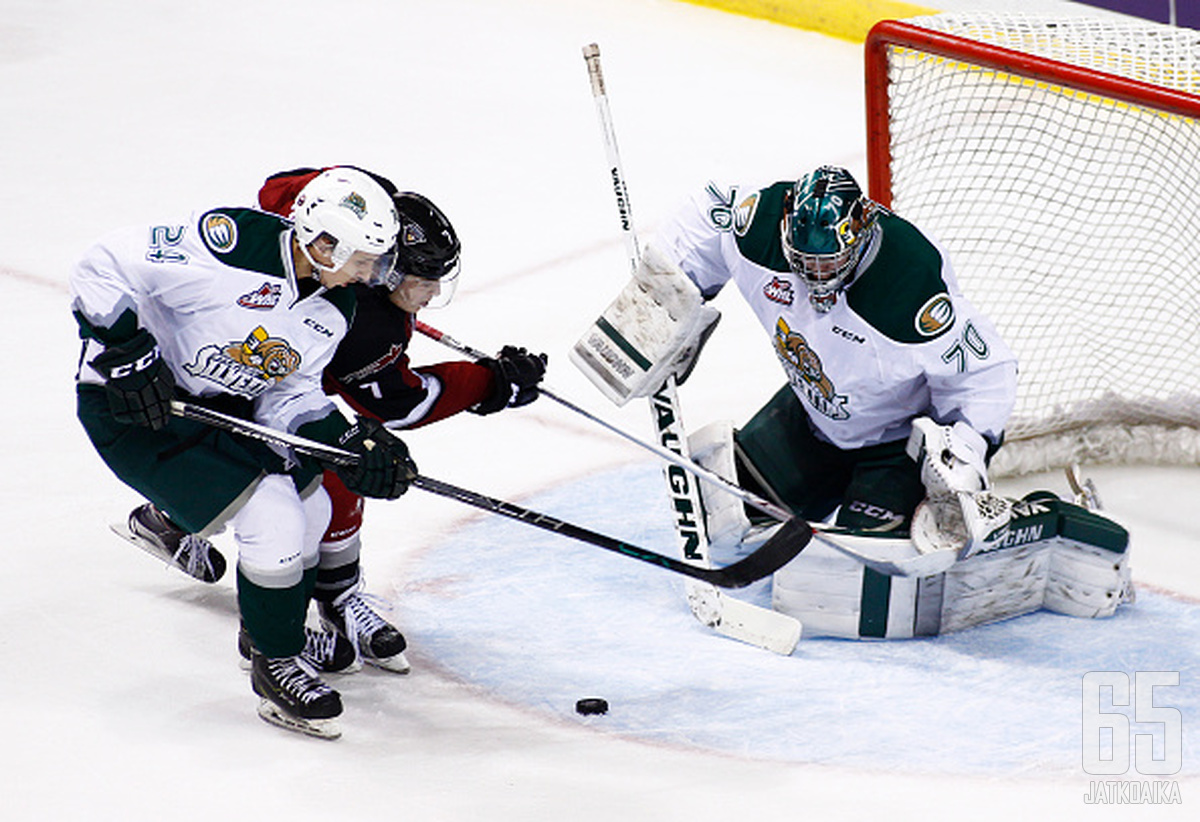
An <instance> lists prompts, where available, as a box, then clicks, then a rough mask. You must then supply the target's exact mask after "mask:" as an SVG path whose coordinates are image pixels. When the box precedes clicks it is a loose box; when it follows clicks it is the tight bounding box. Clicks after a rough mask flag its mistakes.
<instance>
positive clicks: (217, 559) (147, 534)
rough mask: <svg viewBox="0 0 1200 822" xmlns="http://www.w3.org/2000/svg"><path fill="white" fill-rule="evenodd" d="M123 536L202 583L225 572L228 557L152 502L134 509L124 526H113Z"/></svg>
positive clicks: (217, 578)
mask: <svg viewBox="0 0 1200 822" xmlns="http://www.w3.org/2000/svg"><path fill="white" fill-rule="evenodd" d="M111 527H112V530H113V531H114V532H115V533H116V534H117V535H118V536H120V537H123V538H124V539H126V540H128V541H129V542H132V543H133V544H134V545H136V546H137V547H139V548H141V549H142V550H143V551H145V552H146V553H148V554H151V555H153V556H155V557H157V558H158V559H160V560H162V561H163V562H165V563H167V565H170V566H172V567H174V568H178V569H179V570H180V571H183V572H184V573H185V574H187V575H188V576H190V577H194V578H195V579H198V580H200V581H201V582H208V583H213V582H216V581H217V580H219V579H220V578H221V576H222V575H223V574H224V573H225V557H223V556H221V552H220V551H218V550H217V549H216V548H214V547H213V545H212V543H211V542H209V541H208V540H206V539H204V538H203V537H198V536H196V535H195V534H189V533H188V532H187V531H185V530H183V529H182V528H180V527H179V526H178V525H176V524H175V523H173V522H171V520H170V519H169V518H168V517H167V515H166V514H164V513H163V512H162V511H160V510H158V509H157V508H155V507H154V506H153V505H152V504H151V503H146V504H145V505H142V506H140V507H138V508H135V509H133V511H132V512H131V513H130V514H129V519H128V521H126V522H125V523H122V524H116V525H112V526H111Z"/></svg>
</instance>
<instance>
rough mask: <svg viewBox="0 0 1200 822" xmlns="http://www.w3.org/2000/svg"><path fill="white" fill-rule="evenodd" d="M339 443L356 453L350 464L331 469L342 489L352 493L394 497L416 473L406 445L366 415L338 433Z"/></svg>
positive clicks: (385, 497)
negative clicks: (343, 432)
mask: <svg viewBox="0 0 1200 822" xmlns="http://www.w3.org/2000/svg"><path fill="white" fill-rule="evenodd" d="M339 444H340V445H341V446H342V448H345V449H346V450H347V451H353V452H354V453H355V454H358V455H359V457H360V459H359V460H358V462H356V463H354V464H353V465H337V466H334V470H335V471H336V472H337V475H338V477H339V478H340V479H341V481H342V482H343V483H345V485H346V488H348V489H349V490H351V491H353V492H354V493H355V494H360V495H362V496H364V497H374V498H376V499H396V498H397V497H399V496H400V495H401V494H403V493H404V492H405V491H407V490H408V485H409V483H410V482H412V481H413V479H415V478H416V476H417V466H416V463H414V462H413V461H412V459H410V458H409V456H408V446H407V445H405V444H404V442H403V441H402V440H400V438H398V437H396V436H394V435H393V434H392V433H391V432H390V431H388V430H387V429H386V428H384V427H383V423H381V422H379V421H378V420H375V419H371V418H370V417H359V418H358V422H357V423H356V424H355V425H353V426H351V427H350V428H349V429H348V430H347V431H346V433H345V434H343V435H342V437H341V440H340V441H339Z"/></svg>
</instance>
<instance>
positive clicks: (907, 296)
mask: <svg viewBox="0 0 1200 822" xmlns="http://www.w3.org/2000/svg"><path fill="white" fill-rule="evenodd" d="M792 185H793V183H792V182H780V183H775V184H774V185H772V186H769V187H767V188H763V189H759V190H752V191H748V192H746V191H739V190H738V189H737V188H733V189H730V190H728V191H722V190H720V189H718V188H717V187H716V186H714V185H712V184H710V185H709V186H708V187H707V188H706V189H705V190H704V192H703V193H701V194H699V195H698V196H696V197H694V198H692V200H691V201H690V203H689V205H688V206H687V207H685V208H684V209H682V210H681V211H680V212H679V213H678V214H677V215H676V216H675V217H674V218H673V219H672V220H671V221H670V222H668V223H667V224H666V225H665V226H664V227H663V228H662V229H661V230H660V232H659V233H658V235H657V236H656V237H655V242H656V243H658V244H659V246H660V248H661V249H663V250H664V251H665V252H666V253H667V254H668V255H669V256H670V257H671V258H672V259H673V260H675V261H676V262H677V263H678V264H679V266H680V267H681V268H682V269H683V271H684V272H685V273H687V275H688V276H689V277H690V278H691V279H692V280H693V281H694V282H695V283H696V285H697V286H698V287H699V288H700V290H701V292H702V293H703V294H704V295H705V298H706V299H711V298H712V297H713V296H715V295H716V293H717V292H718V291H720V290H721V288H722V287H723V286H724V285H725V284H726V283H727V282H729V281H731V280H732V281H733V282H734V283H735V284H736V286H737V288H738V290H739V291H740V292H741V294H742V296H743V297H744V298H745V300H746V302H747V303H749V305H750V307H751V308H752V309H753V311H754V313H755V314H756V315H757V317H758V320H759V322H760V323H762V326H763V328H765V329H766V331H767V334H768V336H769V337H770V339H771V343H772V346H773V347H774V349H775V353H776V355H777V356H778V357H779V360H780V362H781V363H782V365H783V369H784V371H785V372H786V374H787V378H788V381H789V383H790V384H791V387H792V389H793V390H794V391H795V392H796V395H797V396H798V397H799V398H800V400H801V402H802V404H803V405H804V407H805V409H806V410H807V412H808V417H809V419H810V420H811V422H812V425H813V428H814V429H815V430H816V431H817V433H818V434H819V435H820V436H822V437H823V438H824V439H826V440H828V441H829V442H831V443H833V444H834V445H836V446H838V447H839V448H845V449H850V448H860V447H864V446H869V445H875V444H878V443H883V442H891V441H895V440H898V439H902V438H906V437H907V436H908V434H909V431H910V429H911V426H910V420H912V419H913V418H914V417H918V416H923V415H926V416H930V417H932V418H934V419H935V420H937V421H938V422H940V423H943V424H950V423H953V422H956V421H960V420H961V421H963V422H965V423H967V424H968V425H970V426H971V427H972V428H974V429H975V430H976V431H978V432H979V433H980V434H982V435H983V436H985V437H986V438H987V439H988V440H989V441H991V442H993V443H995V442H998V441H999V438H1000V436H1001V434H1002V432H1003V430H1004V426H1005V424H1006V422H1007V420H1008V417H1009V415H1010V414H1011V413H1012V409H1013V404H1014V401H1015V397H1016V377H1017V362H1016V357H1015V356H1014V355H1013V353H1012V351H1011V350H1010V349H1009V348H1008V346H1007V345H1005V343H1004V341H1003V340H1002V339H1001V338H1000V335H999V334H998V333H997V331H996V329H995V327H994V326H993V324H992V323H991V322H990V321H989V320H988V319H987V318H986V317H984V316H982V315H981V314H980V313H979V312H978V311H977V310H976V309H975V307H974V306H973V305H971V303H970V302H969V301H968V300H967V299H966V297H964V296H963V294H962V292H961V291H960V290H959V287H958V283H957V281H956V279H955V277H954V273H953V271H952V269H951V267H950V263H949V261H948V259H947V257H946V255H945V254H944V253H943V252H942V250H941V249H939V248H938V247H937V246H936V245H935V244H933V243H932V242H931V241H930V240H928V239H927V238H926V237H924V236H923V235H922V234H921V233H920V232H919V231H918V230H917V229H916V228H914V227H913V226H912V225H911V224H910V223H908V222H906V221H905V220H903V219H901V218H900V217H897V216H896V215H894V214H891V213H890V212H888V211H887V210H886V209H881V212H882V213H881V215H880V217H879V226H880V231H879V233H878V235H877V236H876V237H875V240H874V242H873V243H872V244H871V246H870V247H868V248H867V249H866V250H865V252H864V257H863V260H862V263H861V264H860V266H859V269H858V273H857V275H856V277H855V279H854V281H853V282H852V283H851V284H850V286H849V287H848V288H846V289H845V291H844V292H843V293H841V294H839V295H838V300H837V303H836V304H835V305H834V307H833V308H832V309H831V310H830V311H829V312H827V313H820V312H818V311H816V310H815V309H814V308H813V307H812V306H811V305H810V303H809V300H808V291H807V289H806V287H805V285H804V282H803V280H802V279H801V278H799V277H797V276H795V275H794V274H792V272H791V270H790V268H789V267H788V264H787V260H786V258H785V257H784V255H783V250H782V247H781V244H780V231H781V221H782V219H783V215H784V211H785V208H786V200H787V195H788V192H789V191H790V189H791V187H792Z"/></svg>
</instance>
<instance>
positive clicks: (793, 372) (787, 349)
mask: <svg viewBox="0 0 1200 822" xmlns="http://www.w3.org/2000/svg"><path fill="white" fill-rule="evenodd" d="M775 353H776V355H777V356H778V357H779V360H780V361H781V362H782V363H783V369H784V371H786V372H787V375H788V381H789V382H790V383H791V384H792V386H793V387H795V388H796V389H797V390H798V391H800V392H801V393H802V394H803V395H804V396H805V398H806V399H807V400H808V404H809V405H811V406H812V407H813V410H814V411H816V412H817V413H819V414H824V415H825V416H826V417H829V418H830V419H831V420H846V419H849V418H850V409H849V408H847V405H848V404H849V401H850V398H849V397H847V396H846V395H845V394H839V393H837V389H836V388H835V387H834V385H833V381H832V380H830V379H829V376H828V375H827V374H826V373H825V368H824V366H822V365H821V358H820V357H818V356H817V352H815V351H813V350H812V349H811V348H809V346H808V341H807V340H806V339H804V336H803V335H802V334H799V333H797V332H795V331H792V329H791V328H789V327H788V324H787V322H786V321H785V320H784V319H783V317H780V318H779V320H778V321H776V323H775Z"/></svg>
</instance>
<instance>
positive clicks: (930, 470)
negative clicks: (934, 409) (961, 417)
mask: <svg viewBox="0 0 1200 822" xmlns="http://www.w3.org/2000/svg"><path fill="white" fill-rule="evenodd" d="M912 428H913V430H912V434H910V435H909V437H908V447H907V451H908V455H909V456H910V457H912V458H913V459H914V460H915V461H916V462H918V463H920V465H921V482H922V483H923V484H924V485H925V492H926V493H927V494H928V495H929V496H931V497H938V496H945V495H948V494H955V493H958V492H959V491H969V492H974V491H986V490H987V489H988V488H989V487H990V484H989V483H988V478H987V463H986V462H985V461H984V459H985V455H986V454H987V440H985V439H984V438H983V435H982V434H980V433H979V432H977V431H976V430H975V429H973V428H972V427H971V426H969V425H967V424H966V423H965V422H956V423H954V425H938V424H937V423H936V422H934V421H933V420H931V419H930V418H929V417H918V418H917V419H915V420H913V424H912Z"/></svg>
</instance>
